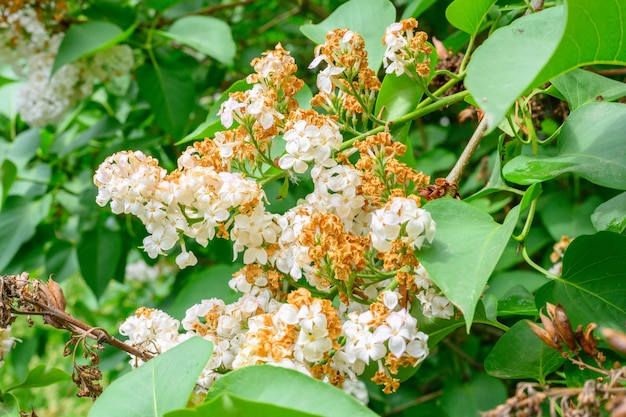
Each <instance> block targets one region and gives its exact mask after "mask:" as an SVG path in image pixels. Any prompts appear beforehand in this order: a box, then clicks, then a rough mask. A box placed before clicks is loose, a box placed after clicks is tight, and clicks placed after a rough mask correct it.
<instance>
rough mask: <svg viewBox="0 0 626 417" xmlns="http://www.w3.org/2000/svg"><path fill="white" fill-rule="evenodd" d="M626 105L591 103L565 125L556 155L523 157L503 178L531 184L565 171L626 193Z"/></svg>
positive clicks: (518, 159)
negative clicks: (625, 137) (625, 133)
mask: <svg viewBox="0 0 626 417" xmlns="http://www.w3.org/2000/svg"><path fill="white" fill-rule="evenodd" d="M625 130H626V105H624V104H621V103H589V104H586V105H584V106H582V107H579V108H578V109H576V110H575V111H573V112H572V113H571V114H570V116H569V117H568V118H567V120H566V121H565V123H564V124H563V128H562V130H561V134H560V136H559V141H558V146H557V155H556V156H553V157H549V156H544V155H537V156H532V155H520V156H517V157H515V158H513V159H512V160H511V161H510V162H509V163H508V164H506V165H505V166H504V168H503V175H504V177H505V178H506V179H507V180H509V181H511V182H514V183H517V184H522V185H528V184H533V183H536V182H541V181H547V180H550V179H552V178H555V177H557V176H559V175H561V174H563V173H566V172H574V173H576V174H578V175H580V176H581V177H583V178H585V179H587V180H589V181H591V182H593V183H594V184H598V185H602V186H604V187H609V188H616V189H619V190H626V141H624V135H623V134H624V131H625Z"/></svg>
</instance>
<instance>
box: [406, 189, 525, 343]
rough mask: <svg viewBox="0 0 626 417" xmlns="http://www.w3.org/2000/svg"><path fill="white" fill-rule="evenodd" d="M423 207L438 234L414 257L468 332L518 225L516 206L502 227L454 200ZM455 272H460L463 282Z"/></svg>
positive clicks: (444, 200) (467, 205)
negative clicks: (448, 301)
mask: <svg viewBox="0 0 626 417" xmlns="http://www.w3.org/2000/svg"><path fill="white" fill-rule="evenodd" d="M424 208H425V209H426V210H428V211H429V212H430V214H431V215H432V217H433V219H434V220H435V222H436V223H437V233H436V235H435V240H434V241H433V244H432V246H431V247H429V248H425V249H423V250H422V251H420V252H419V253H418V254H417V256H418V258H419V260H420V262H421V263H422V264H423V265H424V268H426V270H427V271H428V273H429V274H430V276H431V278H432V279H433V281H435V283H436V284H437V285H438V286H439V288H441V290H442V291H443V293H444V294H445V295H446V297H448V299H449V300H450V301H451V302H452V303H453V304H454V305H456V306H457V307H458V308H459V310H461V312H462V313H463V315H464V316H465V322H466V327H467V330H468V331H469V328H470V326H471V324H472V320H473V318H474V312H475V308H476V304H477V303H478V300H479V298H480V295H481V294H482V292H483V289H484V287H485V284H486V283H487V280H488V279H489V276H490V275H491V272H492V271H493V269H494V268H495V266H496V264H497V262H498V259H499V258H500V255H502V252H503V251H504V248H505V247H506V244H507V242H508V241H509V238H510V237H511V233H512V232H513V229H514V227H515V224H516V223H517V219H518V217H519V207H515V208H513V209H512V210H511V211H510V212H509V214H508V215H507V217H506V220H505V221H504V224H503V225H500V224H498V223H496V222H494V221H493V219H492V218H491V216H489V215H488V214H485V213H484V212H483V211H481V210H480V209H478V208H475V207H473V206H472V205H470V204H468V203H465V202H463V201H459V200H456V199H438V200H434V201H431V202H429V203H428V204H426V205H425V206H424ZM454 271H463V272H462V275H463V279H461V280H460V279H459V275H458V273H456V272H454Z"/></svg>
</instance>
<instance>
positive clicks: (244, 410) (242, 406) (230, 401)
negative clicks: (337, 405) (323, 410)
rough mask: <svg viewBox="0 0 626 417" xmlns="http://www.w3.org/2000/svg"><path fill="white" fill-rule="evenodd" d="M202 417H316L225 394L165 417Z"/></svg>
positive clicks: (303, 412)
mask: <svg viewBox="0 0 626 417" xmlns="http://www.w3.org/2000/svg"><path fill="white" fill-rule="evenodd" d="M201 416H206V417H209V416H220V417H222V416H224V417H228V416H232V417H242V416H254V417H315V416H319V414H311V413H307V412H305V411H301V410H293V409H290V408H284V407H281V406H278V405H273V404H268V403H262V404H261V403H258V402H256V401H250V400H247V399H245V398H240V397H238V396H236V395H232V394H228V393H224V394H222V395H220V396H219V397H217V398H214V399H213V400H211V401H209V402H207V403H204V404H202V405H201V406H199V407H198V408H195V409H183V410H176V411H172V412H170V413H167V414H166V415H165V417H201Z"/></svg>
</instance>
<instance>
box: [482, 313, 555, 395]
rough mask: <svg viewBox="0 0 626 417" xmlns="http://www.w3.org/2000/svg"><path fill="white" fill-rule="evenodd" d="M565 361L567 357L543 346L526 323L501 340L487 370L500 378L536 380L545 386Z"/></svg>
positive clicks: (509, 332)
mask: <svg viewBox="0 0 626 417" xmlns="http://www.w3.org/2000/svg"><path fill="white" fill-rule="evenodd" d="M563 362H565V359H564V358H563V356H562V355H561V354H560V353H559V352H558V351H556V350H554V349H552V348H549V347H548V345H546V344H545V343H543V342H542V341H541V339H539V338H538V337H537V336H536V335H535V334H534V333H533V332H532V330H530V326H528V323H526V322H525V321H523V320H522V321H519V322H517V323H515V325H513V327H511V329H509V331H508V332H506V333H505V334H504V335H503V336H502V337H501V338H500V339H499V340H498V342H497V343H496V345H495V346H494V347H493V349H492V351H491V352H490V353H489V355H488V356H487V358H486V359H485V371H487V373H488V374H489V375H491V376H495V377H498V378H505V379H524V378H532V379H535V380H537V381H539V382H540V383H544V382H545V379H546V376H547V375H548V374H550V373H551V372H554V371H555V370H557V369H558V368H559V367H560V366H561V365H562V364H563Z"/></svg>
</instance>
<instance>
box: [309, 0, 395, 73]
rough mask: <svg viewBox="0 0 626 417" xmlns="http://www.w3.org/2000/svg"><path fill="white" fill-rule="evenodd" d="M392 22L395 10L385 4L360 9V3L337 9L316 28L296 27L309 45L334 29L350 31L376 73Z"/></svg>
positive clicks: (374, 0)
mask: <svg viewBox="0 0 626 417" xmlns="http://www.w3.org/2000/svg"><path fill="white" fill-rule="evenodd" d="M395 19H396V9H395V7H394V6H393V4H392V3H391V2H390V1H388V0H369V1H368V2H367V7H363V1H362V0H350V1H348V2H347V3H344V4H342V5H341V6H339V7H338V8H337V9H336V10H335V11H334V12H333V13H332V14H331V15H330V16H328V18H326V20H324V21H323V22H321V23H318V24H316V25H314V24H311V23H309V24H306V25H302V26H300V31H301V32H302V33H303V34H304V35H305V36H306V37H307V38H309V39H311V40H312V41H313V42H316V43H318V44H322V43H324V42H325V41H326V33H327V32H329V31H331V30H334V29H350V30H352V31H355V32H357V33H359V34H360V35H361V36H362V37H363V39H364V40H365V49H366V50H367V57H368V61H369V66H370V68H372V69H373V70H374V71H378V69H379V68H380V66H381V64H382V62H383V55H384V53H385V46H384V45H383V44H382V39H383V36H384V35H385V29H387V26H389V25H390V24H392V23H393V22H394V21H395Z"/></svg>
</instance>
